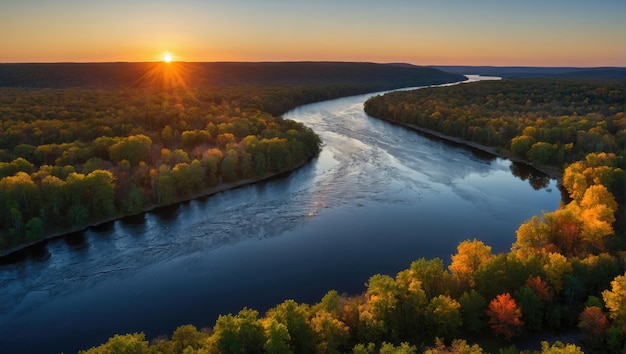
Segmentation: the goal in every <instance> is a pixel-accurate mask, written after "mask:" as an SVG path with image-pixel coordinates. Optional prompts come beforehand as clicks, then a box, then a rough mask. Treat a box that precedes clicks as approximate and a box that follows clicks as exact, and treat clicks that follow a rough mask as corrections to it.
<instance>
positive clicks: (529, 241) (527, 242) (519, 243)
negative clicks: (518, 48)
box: [511, 216, 551, 259]
mask: <svg viewBox="0 0 626 354" xmlns="http://www.w3.org/2000/svg"><path fill="white" fill-rule="evenodd" d="M550 243H551V240H550V228H549V226H548V225H547V224H546V223H545V222H544V220H542V219H541V218H539V217H538V216H533V217H532V218H531V219H530V220H529V221H526V222H525V223H523V224H522V225H520V227H519V228H518V229H517V239H516V241H515V243H513V246H512V247H511V251H512V252H514V253H515V254H516V255H517V257H519V258H521V259H525V258H527V257H529V256H531V255H533V254H537V253H541V252H542V250H543V249H544V248H546V247H547V246H548V245H549V244H550Z"/></svg>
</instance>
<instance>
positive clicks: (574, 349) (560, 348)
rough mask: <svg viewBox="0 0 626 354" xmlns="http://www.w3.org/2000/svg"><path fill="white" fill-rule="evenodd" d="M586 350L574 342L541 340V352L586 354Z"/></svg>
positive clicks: (545, 353)
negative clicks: (551, 342) (552, 342)
mask: <svg viewBox="0 0 626 354" xmlns="http://www.w3.org/2000/svg"><path fill="white" fill-rule="evenodd" d="M584 353H585V352H583V351H582V349H581V348H580V347H579V346H576V345H574V344H564V343H563V342H560V341H556V342H554V344H552V345H550V343H548V342H546V341H542V342H541V354H584Z"/></svg>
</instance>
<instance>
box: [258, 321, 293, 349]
mask: <svg viewBox="0 0 626 354" xmlns="http://www.w3.org/2000/svg"><path fill="white" fill-rule="evenodd" d="M265 323H266V324H265V333H266V335H267V341H266V342H265V346H264V349H265V351H266V352H267V353H268V354H291V353H293V350H292V349H291V346H290V345H289V343H290V342H291V336H290V335H289V330H288V329H287V326H285V325H284V324H282V323H278V322H277V321H276V320H275V319H269V320H268V319H266V320H265Z"/></svg>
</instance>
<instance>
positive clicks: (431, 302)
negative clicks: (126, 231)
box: [84, 79, 626, 353]
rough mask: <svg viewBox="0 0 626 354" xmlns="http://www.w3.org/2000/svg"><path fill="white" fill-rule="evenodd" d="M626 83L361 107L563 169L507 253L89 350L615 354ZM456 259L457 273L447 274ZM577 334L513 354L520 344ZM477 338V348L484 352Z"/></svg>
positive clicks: (489, 85)
mask: <svg viewBox="0 0 626 354" xmlns="http://www.w3.org/2000/svg"><path fill="white" fill-rule="evenodd" d="M623 99H624V87H623V84H622V83H619V82H612V81H604V82H594V81H584V82H581V81H570V80H547V79H544V80H511V81H509V80H505V81H496V82H479V83H471V84H466V85H457V86H453V87H445V88H430V89H425V90H417V91H408V92H396V93H389V94H385V95H383V96H379V97H375V98H372V99H371V100H370V101H368V102H367V103H366V105H365V109H366V111H367V112H368V113H369V114H371V115H374V116H376V117H380V118H384V119H388V120H391V121H394V122H397V123H400V124H405V125H412V126H417V127H424V128H427V129H432V130H435V131H440V132H443V133H444V134H447V135H450V136H456V137H461V138H463V139H465V140H468V141H475V142H479V143H481V144H485V145H488V146H494V147H498V148H499V149H500V151H501V152H502V153H503V154H504V153H511V154H513V155H515V156H518V157H519V158H520V159H523V160H525V161H528V162H529V163H532V164H547V165H550V166H556V167H558V168H559V170H560V171H561V173H560V176H561V184H562V186H563V188H564V190H565V192H566V193H567V195H568V197H569V198H568V200H567V201H564V202H562V203H561V206H560V207H559V208H558V209H557V210H555V211H546V212H544V213H543V214H542V215H538V216H534V217H533V218H531V219H530V220H527V221H526V222H524V223H523V224H522V225H520V226H519V228H518V230H517V238H516V241H515V242H514V243H513V245H512V246H511V250H510V251H509V252H506V253H501V254H494V253H492V252H491V247H490V246H489V245H486V244H484V243H483V242H481V241H479V240H476V239H468V240H466V241H464V242H462V243H460V244H459V245H458V246H457V253H456V254H453V255H451V258H450V260H442V259H439V258H435V259H424V258H421V259H418V260H416V261H414V262H413V263H411V264H410V266H409V268H407V269H406V270H403V271H401V272H399V273H397V274H395V276H392V275H385V274H376V275H374V276H372V277H371V278H370V279H369V280H368V281H367V283H366V284H365V291H364V292H363V293H362V294H357V295H348V294H338V293H337V292H336V291H333V290H331V291H329V292H328V293H327V294H326V295H325V296H324V297H323V298H322V299H320V301H319V302H318V303H316V304H305V303H297V302H295V301H293V300H286V301H284V302H283V303H280V304H278V305H276V306H275V307H273V308H272V309H270V310H268V311H267V312H266V313H265V314H260V313H259V312H258V311H256V310H253V309H249V308H244V309H242V310H241V311H240V312H239V313H237V314H227V315H222V316H220V317H219V318H218V319H217V321H216V322H215V325H214V326H213V327H212V328H209V329H197V328H196V327H194V326H192V325H183V326H180V327H178V328H177V329H176V330H175V331H174V332H173V333H172V335H171V337H160V338H156V339H153V340H152V341H148V340H147V339H146V338H145V336H144V334H143V333H134V334H126V335H116V336H114V337H112V338H110V339H109V341H107V342H106V343H104V344H102V345H100V346H97V347H94V348H91V349H89V350H86V351H84V353H113V352H117V351H119V350H121V349H128V350H132V352H137V353H262V352H266V353H313V352H318V353H340V352H352V353H416V352H425V353H484V352H500V353H519V352H522V353H536V352H540V353H583V352H586V353H617V352H621V351H622V350H623V348H624V338H625V333H626V323H625V320H626V306H624V304H625V301H626V298H625V297H626V276H625V275H624V269H625V267H624V265H625V260H626V247H624V245H625V242H624V240H625V238H624V225H623V224H624V220H623V210H624V198H623V195H624V194H623V192H624V190H623V188H624V185H623V182H624V160H623V159H624V149H623V147H624V128H625V124H624V106H623ZM446 264H448V266H446ZM540 333H544V334H545V333H553V334H555V335H559V334H570V335H572V334H573V335H574V338H575V339H576V342H575V343H564V342H561V341H558V340H556V341H553V342H552V343H550V342H547V341H545V342H542V343H541V349H540V350H539V351H530V350H522V351H520V350H518V349H517V348H516V346H515V343H516V340H517V339H523V338H526V337H529V336H533V335H535V334H540ZM475 343H480V344H475Z"/></svg>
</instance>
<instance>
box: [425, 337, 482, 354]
mask: <svg viewBox="0 0 626 354" xmlns="http://www.w3.org/2000/svg"><path fill="white" fill-rule="evenodd" d="M483 353H484V350H483V348H481V347H480V346H479V345H478V344H472V345H469V344H467V342H466V341H465V340H464V339H455V340H453V341H452V344H451V345H450V346H449V347H446V345H445V343H444V342H443V341H442V340H441V339H440V338H437V339H436V340H435V346H434V347H432V348H427V349H426V350H425V351H424V354H483Z"/></svg>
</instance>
